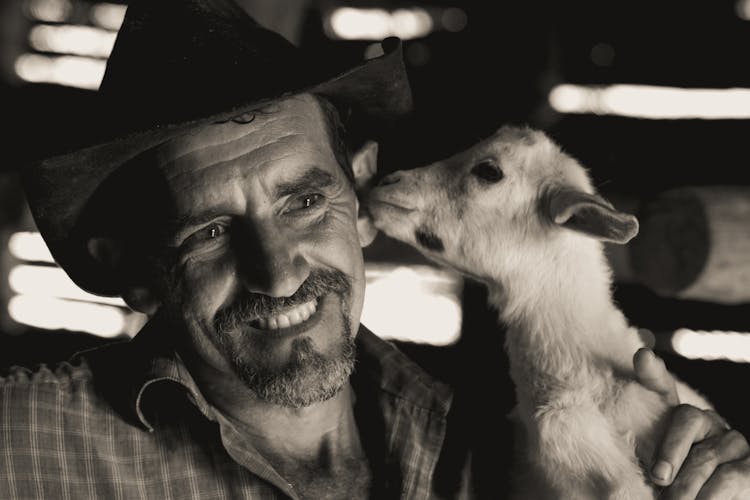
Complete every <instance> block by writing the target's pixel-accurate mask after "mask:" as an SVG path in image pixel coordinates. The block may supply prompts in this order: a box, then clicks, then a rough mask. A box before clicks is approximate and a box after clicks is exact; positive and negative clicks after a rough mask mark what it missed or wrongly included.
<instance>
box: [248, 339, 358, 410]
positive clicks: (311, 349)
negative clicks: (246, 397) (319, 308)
mask: <svg viewBox="0 0 750 500" xmlns="http://www.w3.org/2000/svg"><path fill="white" fill-rule="evenodd" d="M337 351H338V352H336V353H335V354H334V355H332V356H327V355H324V354H321V353H320V352H318V351H317V350H316V349H315V345H314V343H313V341H312V339H311V338H309V337H299V338H296V339H294V340H293V341H292V345H291V348H290V353H289V356H288V358H287V362H286V363H284V364H283V365H282V366H274V367H271V366H247V365H245V364H244V363H242V362H240V361H237V362H236V363H235V367H234V368H235V371H236V372H237V374H238V375H239V377H240V378H241V379H242V380H243V382H244V383H245V384H246V385H247V387H248V388H249V389H250V390H252V391H253V392H254V393H255V394H256V395H257V396H258V398H260V399H261V400H263V401H266V402H268V403H271V404H276V405H279V406H285V407H290V408H302V407H306V406H310V405H312V404H315V403H319V402H322V401H326V400H328V399H330V398H332V397H334V396H335V395H336V394H337V393H338V392H339V391H340V390H341V388H342V387H343V386H344V385H345V384H346V382H347V381H348V380H349V376H350V375H351V373H352V371H353V369H354V359H355V348H354V343H353V342H352V341H351V339H342V343H341V345H340V346H339V349H337Z"/></svg>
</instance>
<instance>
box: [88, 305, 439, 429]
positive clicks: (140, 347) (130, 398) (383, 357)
mask: <svg viewBox="0 0 750 500" xmlns="http://www.w3.org/2000/svg"><path fill="white" fill-rule="evenodd" d="M166 328H169V326H167V325H166V322H164V321H161V320H160V319H159V317H158V316H157V317H154V318H152V319H151V320H149V322H148V323H147V324H146V325H145V326H144V327H143V329H142V330H141V331H140V332H139V333H138V334H137V335H136V336H135V337H134V338H133V339H132V340H130V341H127V342H123V343H117V344H112V345H109V346H106V347H104V348H99V349H96V350H95V351H89V352H88V353H83V354H87V356H86V357H87V360H88V362H89V364H90V365H91V367H92V370H94V371H99V372H106V373H105V374H104V376H103V377H102V376H99V375H97V377H96V379H97V380H98V381H99V383H100V385H103V386H105V387H104V388H103V391H102V393H103V394H104V395H105V397H107V398H108V399H109V400H110V401H111V402H112V404H113V406H114V407H115V409H117V410H118V411H120V412H121V413H123V414H124V416H125V417H126V418H128V420H130V421H131V422H133V423H136V424H138V425H140V426H142V427H143V428H144V429H146V430H148V431H153V426H152V424H151V422H150V421H149V415H150V414H152V413H151V412H152V411H158V408H149V407H148V406H149V405H148V403H147V401H149V398H147V397H146V396H147V395H148V394H149V392H150V391H152V390H153V389H154V388H155V387H157V386H159V385H160V384H164V383H172V384H178V386H180V387H182V388H183V389H184V390H185V392H186V394H187V397H188V398H190V399H191V400H192V402H193V403H194V404H195V405H196V406H197V407H198V409H199V410H200V411H201V412H202V413H203V414H204V416H206V418H208V419H210V420H215V418H214V415H213V410H212V407H211V406H210V405H209V404H208V402H207V401H206V399H205V398H204V397H203V395H202V394H201V392H200V390H199V388H198V385H197V384H196V382H195V380H194V379H193V377H192V376H191V375H190V373H189V371H188V370H187V368H186V366H185V364H184V362H183V361H182V359H181V358H180V356H179V355H178V354H177V353H176V352H175V350H174V348H173V347H171V346H169V342H168V341H166V339H168V338H169V336H170V335H169V332H168V331H166V330H165V329H166ZM356 343H357V365H356V372H355V377H357V378H358V379H359V380H360V381H365V383H368V384H372V385H374V386H375V387H378V388H379V389H380V390H381V391H384V392H386V393H389V394H391V395H393V396H396V397H398V398H400V399H402V400H404V401H407V402H409V403H411V404H413V405H415V406H418V407H420V408H423V409H425V410H428V411H431V412H435V413H437V414H438V415H440V416H442V417H445V416H446V415H447V413H448V410H449V409H450V405H451V401H452V390H451V389H450V387H449V386H447V385H446V384H443V383H442V382H439V381H437V380H435V379H433V378H432V377H430V376H429V375H427V374H426V373H425V372H424V371H423V370H422V369H421V368H420V367H418V366H417V365H416V363H414V362H413V361H411V360H410V359H409V358H407V357H406V356H405V355H404V354H403V353H402V352H401V351H399V350H398V349H397V348H396V347H395V346H394V345H393V344H391V343H390V342H386V341H384V340H382V339H380V338H379V337H377V336H376V335H375V334H373V333H372V332H370V331H369V330H368V329H367V328H366V327H364V326H360V329H359V332H358V334H357V339H356Z"/></svg>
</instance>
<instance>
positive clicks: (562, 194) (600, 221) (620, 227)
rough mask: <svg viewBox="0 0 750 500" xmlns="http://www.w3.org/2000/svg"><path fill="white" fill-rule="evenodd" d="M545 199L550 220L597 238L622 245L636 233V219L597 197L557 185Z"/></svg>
mask: <svg viewBox="0 0 750 500" xmlns="http://www.w3.org/2000/svg"><path fill="white" fill-rule="evenodd" d="M546 201H547V203H546V210H547V215H548V216H549V219H550V221H552V223H554V224H557V225H559V226H562V227H565V228H568V229H572V230H574V231H579V232H581V233H584V234H587V235H589V236H592V237H594V238H596V239H598V240H601V241H608V242H612V243H619V244H625V243H627V242H628V241H630V240H631V239H633V238H634V237H635V235H636V234H638V219H636V218H635V217H634V216H632V215H630V214H626V213H623V212H619V211H618V210H616V209H615V208H614V207H613V206H612V204H610V203H609V202H608V201H607V200H605V199H604V198H602V197H601V196H598V195H595V194H589V193H584V192H583V191H579V190H577V189H572V188H561V189H554V190H551V191H550V192H549V193H548V194H547V200H546Z"/></svg>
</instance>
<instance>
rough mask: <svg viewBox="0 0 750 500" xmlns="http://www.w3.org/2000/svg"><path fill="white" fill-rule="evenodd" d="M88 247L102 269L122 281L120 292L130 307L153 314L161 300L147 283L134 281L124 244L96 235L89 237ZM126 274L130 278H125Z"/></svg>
mask: <svg viewBox="0 0 750 500" xmlns="http://www.w3.org/2000/svg"><path fill="white" fill-rule="evenodd" d="M87 247H88V251H89V254H90V255H91V257H93V259H94V260H95V261H96V262H97V263H98V264H99V265H100V266H101V267H102V271H103V272H107V273H109V274H110V275H111V276H112V277H113V278H114V279H118V280H119V281H120V283H122V289H121V291H120V294H121V295H122V298H123V300H124V301H125V303H126V304H127V305H128V307H130V308H131V309H133V310H134V311H138V312H140V313H143V314H146V315H148V316H153V315H154V314H155V313H156V311H157V310H158V309H159V307H160V306H161V302H160V301H159V300H158V299H157V298H156V294H154V293H153V291H152V290H151V288H150V287H149V286H148V285H147V284H146V283H143V284H140V283H133V281H134V280H133V279H132V273H128V271H127V270H126V266H125V255H124V251H123V246H122V244H121V243H120V242H119V241H116V240H114V239H113V238H106V237H94V238H90V239H89V241H88V244H87ZM126 275H128V276H129V278H130V279H124V276H126Z"/></svg>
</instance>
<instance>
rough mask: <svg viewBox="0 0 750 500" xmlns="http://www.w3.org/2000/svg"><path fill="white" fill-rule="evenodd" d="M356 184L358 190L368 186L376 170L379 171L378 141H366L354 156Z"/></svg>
mask: <svg viewBox="0 0 750 500" xmlns="http://www.w3.org/2000/svg"><path fill="white" fill-rule="evenodd" d="M352 170H353V171H354V185H355V187H356V189H357V190H360V189H362V188H364V187H367V185H368V184H369V182H370V181H371V180H372V177H373V176H374V175H375V172H377V171H378V143H377V142H375V141H367V142H365V143H364V144H363V145H362V147H361V148H359V150H357V151H356V152H355V153H354V155H353V156H352Z"/></svg>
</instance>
